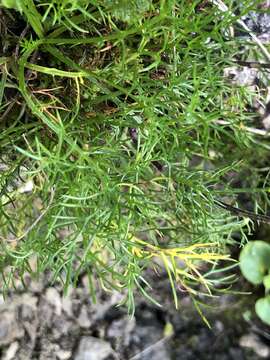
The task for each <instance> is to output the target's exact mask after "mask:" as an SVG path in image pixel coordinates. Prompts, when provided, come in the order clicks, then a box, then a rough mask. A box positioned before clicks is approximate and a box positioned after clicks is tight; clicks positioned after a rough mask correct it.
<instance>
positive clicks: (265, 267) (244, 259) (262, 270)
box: [240, 241, 270, 325]
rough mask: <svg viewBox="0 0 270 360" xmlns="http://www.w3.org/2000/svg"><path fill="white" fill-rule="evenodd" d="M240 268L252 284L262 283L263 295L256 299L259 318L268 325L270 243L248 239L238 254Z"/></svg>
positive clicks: (269, 320)
mask: <svg viewBox="0 0 270 360" xmlns="http://www.w3.org/2000/svg"><path fill="white" fill-rule="evenodd" d="M240 268H241V271H242V274H243V275H244V277H245V278H246V279H247V280H248V281H249V282H251V283H252V284H254V285H259V284H263V285H264V287H265V297H263V298H261V299H259V300H257V301H256V304H255V310H256V313H257V315H258V316H259V318H260V319H261V320H262V321H263V322H265V323H266V324H268V325H270V294H269V290H270V245H269V244H268V243H266V242H264V241H250V242H249V243H248V244H246V245H245V246H244V248H243V250H242V251H241V254H240Z"/></svg>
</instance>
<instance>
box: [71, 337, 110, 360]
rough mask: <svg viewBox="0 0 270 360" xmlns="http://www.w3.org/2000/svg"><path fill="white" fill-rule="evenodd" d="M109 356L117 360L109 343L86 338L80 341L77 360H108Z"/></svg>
mask: <svg viewBox="0 0 270 360" xmlns="http://www.w3.org/2000/svg"><path fill="white" fill-rule="evenodd" d="M109 356H111V357H112V359H114V358H116V357H115V356H114V351H113V349H112V348H111V345H110V344H109V343H108V342H107V341H104V340H101V339H98V338H95V337H92V336H85V337H82V339H81V340H80V343H79V347H78V350H77V354H76V356H75V360H106V359H107V358H108V357H109Z"/></svg>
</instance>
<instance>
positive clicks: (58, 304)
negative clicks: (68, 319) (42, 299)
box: [46, 287, 62, 316]
mask: <svg viewBox="0 0 270 360" xmlns="http://www.w3.org/2000/svg"><path fill="white" fill-rule="evenodd" d="M46 299H47V301H48V302H49V303H50V304H51V305H53V306H54V312H55V314H56V315H58V316H60V315H61V313H62V301H61V297H60V295H59V292H58V291H57V290H56V289H55V288H53V287H50V288H48V289H47V291H46Z"/></svg>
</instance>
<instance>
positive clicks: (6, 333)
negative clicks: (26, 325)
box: [0, 311, 24, 346]
mask: <svg viewBox="0 0 270 360" xmlns="http://www.w3.org/2000/svg"><path fill="white" fill-rule="evenodd" d="M23 335H24V330H23V328H22V327H21V326H20V324H19V322H17V321H16V316H15V313H14V312H11V311H9V312H6V311H5V312H2V313H1V314H0V346H1V345H7V344H10V343H11V342H13V341H14V340H15V339H19V338H22V337H23Z"/></svg>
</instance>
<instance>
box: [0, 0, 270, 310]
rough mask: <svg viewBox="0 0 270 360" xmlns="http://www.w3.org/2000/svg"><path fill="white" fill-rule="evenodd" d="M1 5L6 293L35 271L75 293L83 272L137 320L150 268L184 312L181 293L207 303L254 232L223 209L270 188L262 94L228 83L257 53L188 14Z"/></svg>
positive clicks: (221, 25) (132, 5) (59, 4)
mask: <svg viewBox="0 0 270 360" xmlns="http://www.w3.org/2000/svg"><path fill="white" fill-rule="evenodd" d="M18 4H19V5H20V9H19V10H20V12H17V11H11V10H9V8H13V9H18ZM2 5H4V7H3V8H2V9H1V12H2V13H3V14H4V21H3V25H2V26H4V27H5V29H4V31H2V32H1V43H2V45H3V49H4V52H3V54H2V55H3V56H2V57H1V58H0V66H1V82H0V119H1V121H0V126H1V132H0V146H1V161H0V166H1V170H0V186H1V188H0V194H1V196H0V201H1V207H0V222H1V236H0V238H1V250H0V253H1V257H0V267H1V269H2V273H3V280H4V282H5V284H6V286H9V284H10V283H12V281H13V279H14V277H16V276H22V277H23V274H24V273H25V271H29V272H31V273H33V274H39V273H41V272H44V271H45V270H47V269H50V270H51V271H52V273H53V274H54V277H53V279H52V280H55V279H60V280H62V281H63V282H64V284H65V285H66V286H68V284H70V283H73V284H75V285H76V283H77V282H78V278H79V275H80V274H81V273H87V274H88V277H89V284H90V288H91V289H92V294H93V296H94V292H95V287H96V286H98V284H100V286H102V287H104V288H106V289H117V290H118V291H123V290H124V291H126V293H127V300H128V303H129V306H130V309H133V308H134V300H133V293H134V290H135V289H139V290H140V291H141V292H142V293H143V294H144V295H146V296H149V293H148V290H149V288H150V285H149V284H148V282H147V280H146V279H145V276H144V274H145V270H146V269H149V268H153V269H155V271H156V272H161V271H162V269H164V268H165V270H166V272H167V274H168V276H169V279H170V282H171V286H172V290H173V294H174V298H175V302H176V304H177V298H178V288H182V289H183V288H184V289H185V290H188V291H189V292H190V294H191V295H192V296H193V295H194V296H195V295H197V294H200V293H201V292H205V291H206V292H207V293H208V294H211V291H212V288H213V287H215V285H216V284H217V283H218V281H217V278H216V275H217V274H219V271H220V270H219V269H217V268H215V269H214V270H213V272H214V273H215V274H216V275H215V276H214V277H213V278H212V277H211V276H212V275H211V274H212V273H211V274H210V273H205V274H204V275H203V269H202V270H201V264H202V263H203V262H207V263H208V264H211V266H212V265H213V266H214V267H215V266H216V262H217V261H218V260H226V259H227V255H226V252H227V248H226V246H227V245H228V244H232V243H233V242H234V237H233V235H234V234H235V233H236V232H237V233H240V234H241V236H242V240H243V241H244V240H245V231H246V230H248V231H249V221H248V219H242V220H241V219H240V220H239V219H237V218H235V217H234V216H231V215H230V214H229V213H226V212H225V211H224V210H222V209H221V208H218V207H217V206H216V202H215V200H216V199H218V198H221V197H224V196H229V197H234V196H235V195H236V194H238V193H239V192H243V189H242V187H243V188H244V192H245V193H247V194H249V196H250V198H252V200H254V201H255V204H257V203H261V200H262V199H264V197H265V194H266V189H267V186H268V185H267V181H265V182H263V181H262V179H263V178H264V177H265V170H261V169H265V166H264V160H263V159H264V158H265V154H266V153H267V152H268V151H269V146H268V144H267V141H265V140H262V139H258V138H257V137H256V135H254V133H252V132H250V131H248V129H249V128H250V127H251V126H252V125H253V116H252V112H251V111H250V109H251V106H252V100H251V99H252V96H251V95H252V92H251V90H248V89H246V88H244V87H241V86H236V85H232V84H231V83H230V82H228V80H226V79H225V78H224V74H223V72H224V68H225V67H228V66H230V65H232V64H234V60H235V58H236V55H237V56H238V57H239V53H241V51H242V49H243V45H245V40H243V39H237V38H229V37H228V33H229V32H228V29H229V28H230V27H231V26H233V24H234V23H235V18H234V17H233V16H232V15H231V14H230V13H229V14H223V13H220V11H219V10H218V9H217V7H216V6H215V5H213V4H212V5H211V4H204V5H202V4H201V2H200V1H192V2H190V1H187V0H182V1H168V2H167V1H131V2H129V3H127V2H126V1H117V2H115V1H109V0H108V1H95V0H93V1H84V0H77V1H70V0H61V1H55V0H51V1H43V0H39V1H33V0H21V1H18V2H11V1H9V2H8V1H7V0H5V2H3V1H2ZM249 8H250V6H247V7H243V9H245V10H241V11H248V10H249ZM240 15H241V14H239V16H240ZM18 24H20V26H18ZM10 34H12V36H10ZM246 46H249V44H248V42H247V43H246ZM249 49H250V52H252V51H253V49H252V47H251V48H249ZM14 54H15V56H14ZM243 57H244V56H243ZM254 147H256V152H254ZM251 164H252V166H251ZM251 167H253V168H252V170H251ZM239 179H241V181H242V183H241V186H238V185H237V184H238V183H239ZM26 185H27V186H26ZM240 187H241V189H240ZM29 189H30V190H29ZM256 206H257V205H256ZM33 259H34V260H35V261H34V262H33ZM33 263H34V266H33ZM7 267H8V269H9V271H8V273H6V272H5V269H6V268H7ZM228 280H229V278H228V277H226V276H223V275H220V282H221V283H223V284H227V283H228ZM198 285H200V286H198Z"/></svg>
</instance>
